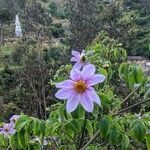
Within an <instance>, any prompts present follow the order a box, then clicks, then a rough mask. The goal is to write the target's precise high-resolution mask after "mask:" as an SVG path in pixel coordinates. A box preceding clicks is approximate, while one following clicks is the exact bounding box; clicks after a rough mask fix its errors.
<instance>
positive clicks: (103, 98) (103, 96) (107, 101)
mask: <svg viewBox="0 0 150 150" xmlns="http://www.w3.org/2000/svg"><path fill="white" fill-rule="evenodd" d="M98 95H99V96H100V99H101V103H102V106H106V107H109V105H110V104H111V99H110V98H109V97H107V96H106V94H104V93H102V92H99V93H98Z"/></svg>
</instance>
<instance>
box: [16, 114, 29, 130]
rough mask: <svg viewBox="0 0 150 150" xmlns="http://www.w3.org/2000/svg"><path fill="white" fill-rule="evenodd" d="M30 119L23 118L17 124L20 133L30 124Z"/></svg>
mask: <svg viewBox="0 0 150 150" xmlns="http://www.w3.org/2000/svg"><path fill="white" fill-rule="evenodd" d="M30 121H31V120H30V118H29V117H28V116H25V115H24V116H21V117H20V118H19V119H18V120H17V122H16V126H15V128H16V130H17V131H18V132H19V131H20V130H21V129H22V128H23V127H25V126H26V125H27V124H28V123H29V122H30Z"/></svg>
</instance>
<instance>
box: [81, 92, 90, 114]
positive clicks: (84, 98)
mask: <svg viewBox="0 0 150 150" xmlns="http://www.w3.org/2000/svg"><path fill="white" fill-rule="evenodd" d="M80 104H81V105H82V106H83V108H84V109H85V110H86V111H88V112H92V111H93V101H91V100H90V98H89V97H88V95H87V94H86V93H82V95H81V100H80Z"/></svg>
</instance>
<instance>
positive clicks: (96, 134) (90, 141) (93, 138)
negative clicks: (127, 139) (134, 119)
mask: <svg viewBox="0 0 150 150" xmlns="http://www.w3.org/2000/svg"><path fill="white" fill-rule="evenodd" d="M149 101H150V99H147V100H145V101H141V102H138V103H136V104H134V105H131V106H129V107H127V108H124V109H122V110H120V111H118V112H117V113H116V114H113V115H112V116H117V115H119V114H120V113H122V112H124V111H126V110H129V109H131V108H133V107H135V106H138V105H140V104H143V103H146V102H149ZM99 134H100V130H98V131H97V132H96V133H95V134H94V136H93V137H92V138H91V139H90V140H89V141H88V142H87V143H86V145H85V146H84V147H83V148H82V149H81V150H85V149H86V147H87V146H89V145H90V144H91V143H92V142H93V141H94V140H95V139H96V138H97V136H98V135H99ZM102 145H103V144H102Z"/></svg>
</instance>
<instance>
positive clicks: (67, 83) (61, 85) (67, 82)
mask: <svg viewBox="0 0 150 150" xmlns="http://www.w3.org/2000/svg"><path fill="white" fill-rule="evenodd" d="M56 87H57V88H72V87H73V81H72V80H65V81H63V82H60V83H57V84H56Z"/></svg>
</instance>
